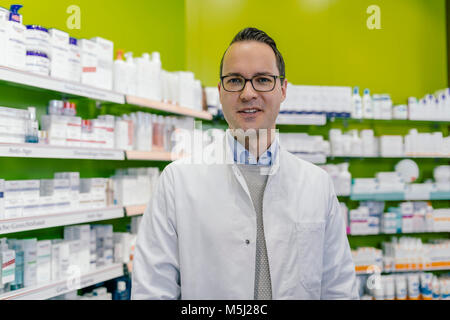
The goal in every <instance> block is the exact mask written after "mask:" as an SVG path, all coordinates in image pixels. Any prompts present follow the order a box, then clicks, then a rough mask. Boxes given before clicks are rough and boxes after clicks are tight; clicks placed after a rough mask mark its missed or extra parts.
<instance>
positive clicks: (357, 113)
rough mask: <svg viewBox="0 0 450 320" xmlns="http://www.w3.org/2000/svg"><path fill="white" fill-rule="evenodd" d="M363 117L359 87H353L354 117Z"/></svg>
mask: <svg viewBox="0 0 450 320" xmlns="http://www.w3.org/2000/svg"><path fill="white" fill-rule="evenodd" d="M362 117H363V109H362V100H361V96H360V95H359V87H355V88H354V89H353V97H352V118H354V119H361V118H362Z"/></svg>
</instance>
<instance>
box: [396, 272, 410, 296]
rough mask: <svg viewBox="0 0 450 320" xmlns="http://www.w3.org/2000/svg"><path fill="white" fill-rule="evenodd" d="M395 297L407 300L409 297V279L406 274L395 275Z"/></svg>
mask: <svg viewBox="0 0 450 320" xmlns="http://www.w3.org/2000/svg"><path fill="white" fill-rule="evenodd" d="M395 298H396V299H397V300H406V298H407V281H406V276H405V275H401V274H397V275H395Z"/></svg>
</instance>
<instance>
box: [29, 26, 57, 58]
mask: <svg viewBox="0 0 450 320" xmlns="http://www.w3.org/2000/svg"><path fill="white" fill-rule="evenodd" d="M26 28H27V29H26V31H25V39H26V47H27V51H34V52H40V53H45V54H46V55H47V56H49V55H50V53H51V50H50V48H51V47H50V34H49V32H48V29H46V28H44V27H41V26H37V25H27V26H26Z"/></svg>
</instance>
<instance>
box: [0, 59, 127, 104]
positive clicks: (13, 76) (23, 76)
mask: <svg viewBox="0 0 450 320" xmlns="http://www.w3.org/2000/svg"><path fill="white" fill-rule="evenodd" d="M0 80H2V81H8V82H12V83H16V84H20V85H25V86H29V87H34V88H38V89H44V90H51V91H55V92H61V93H65V94H69V95H74V96H78V97H85V98H90V99H94V100H99V101H105V102H113V103H120V104H124V103H125V96H124V95H123V94H120V93H117V92H113V91H108V90H103V89H98V88H94V87H91V86H87V85H83V84H81V83H76V82H71V81H67V80H60V79H56V78H52V77H49V76H41V75H37V74H34V73H31V72H26V71H20V70H15V69H11V68H7V67H0Z"/></svg>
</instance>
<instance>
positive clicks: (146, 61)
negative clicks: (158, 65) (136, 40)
mask: <svg viewBox="0 0 450 320" xmlns="http://www.w3.org/2000/svg"><path fill="white" fill-rule="evenodd" d="M134 60H135V63H136V95H137V96H138V97H142V98H146V99H152V94H151V91H152V90H154V89H152V88H151V86H152V78H153V74H152V71H153V70H152V68H153V65H152V62H151V61H150V55H149V54H148V53H144V54H143V55H142V57H139V58H136V59H134Z"/></svg>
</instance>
